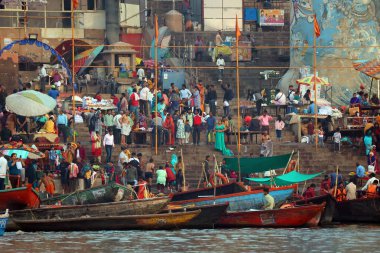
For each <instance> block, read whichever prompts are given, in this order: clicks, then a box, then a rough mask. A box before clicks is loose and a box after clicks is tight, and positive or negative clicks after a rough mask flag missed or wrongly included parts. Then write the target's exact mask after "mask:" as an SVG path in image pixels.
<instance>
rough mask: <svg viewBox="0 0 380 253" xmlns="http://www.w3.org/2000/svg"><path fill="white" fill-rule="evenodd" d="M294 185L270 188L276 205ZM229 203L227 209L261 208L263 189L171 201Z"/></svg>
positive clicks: (291, 191)
mask: <svg viewBox="0 0 380 253" xmlns="http://www.w3.org/2000/svg"><path fill="white" fill-rule="evenodd" d="M293 192H294V187H293V186H291V187H280V188H273V189H271V190H270V194H271V196H272V197H273V198H274V199H275V203H276V205H278V206H279V205H281V204H282V203H284V202H285V201H286V200H287V199H288V198H290V197H291V196H292V194H293ZM227 202H228V203H229V206H228V211H245V210H249V209H261V208H262V206H263V205H264V192H263V190H254V191H247V192H240V193H233V194H226V195H220V196H215V197H214V196H210V197H204V198H202V197H199V198H196V199H189V200H184V201H172V202H171V204H173V205H180V206H183V207H186V206H197V207H200V206H204V205H213V204H223V203H227Z"/></svg>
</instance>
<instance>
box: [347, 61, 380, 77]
mask: <svg viewBox="0 0 380 253" xmlns="http://www.w3.org/2000/svg"><path fill="white" fill-rule="evenodd" d="M353 66H354V68H355V69H356V70H357V71H360V72H362V73H363V74H366V75H367V76H369V77H372V78H374V79H380V61H379V60H358V61H355V62H354V64H353Z"/></svg>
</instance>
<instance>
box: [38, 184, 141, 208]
mask: <svg viewBox="0 0 380 253" xmlns="http://www.w3.org/2000/svg"><path fill="white" fill-rule="evenodd" d="M135 198H136V193H135V192H134V190H133V189H132V188H131V187H127V186H124V185H120V184H117V183H109V184H107V185H102V186H97V187H94V188H90V189H86V190H80V191H75V192H72V193H70V194H62V195H59V196H56V197H52V198H47V199H44V200H42V201H41V205H57V204H60V205H88V204H98V203H109V202H114V201H122V200H131V199H135Z"/></svg>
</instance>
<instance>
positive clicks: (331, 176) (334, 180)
mask: <svg viewBox="0 0 380 253" xmlns="http://www.w3.org/2000/svg"><path fill="white" fill-rule="evenodd" d="M336 176H337V175H336V173H335V172H333V173H331V174H330V179H331V181H330V189H332V188H334V187H335V182H336V181H338V185H339V184H341V183H343V177H342V174H340V172H339V169H338V180H337V178H336Z"/></svg>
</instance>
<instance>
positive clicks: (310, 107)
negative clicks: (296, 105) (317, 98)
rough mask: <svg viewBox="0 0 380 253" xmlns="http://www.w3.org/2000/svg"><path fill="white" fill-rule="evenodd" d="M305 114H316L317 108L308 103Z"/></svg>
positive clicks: (312, 103)
mask: <svg viewBox="0 0 380 253" xmlns="http://www.w3.org/2000/svg"><path fill="white" fill-rule="evenodd" d="M307 112H308V113H309V114H315V113H316V112H317V113H318V107H317V106H316V105H315V104H314V102H313V101H310V105H309V106H308V107H307Z"/></svg>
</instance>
